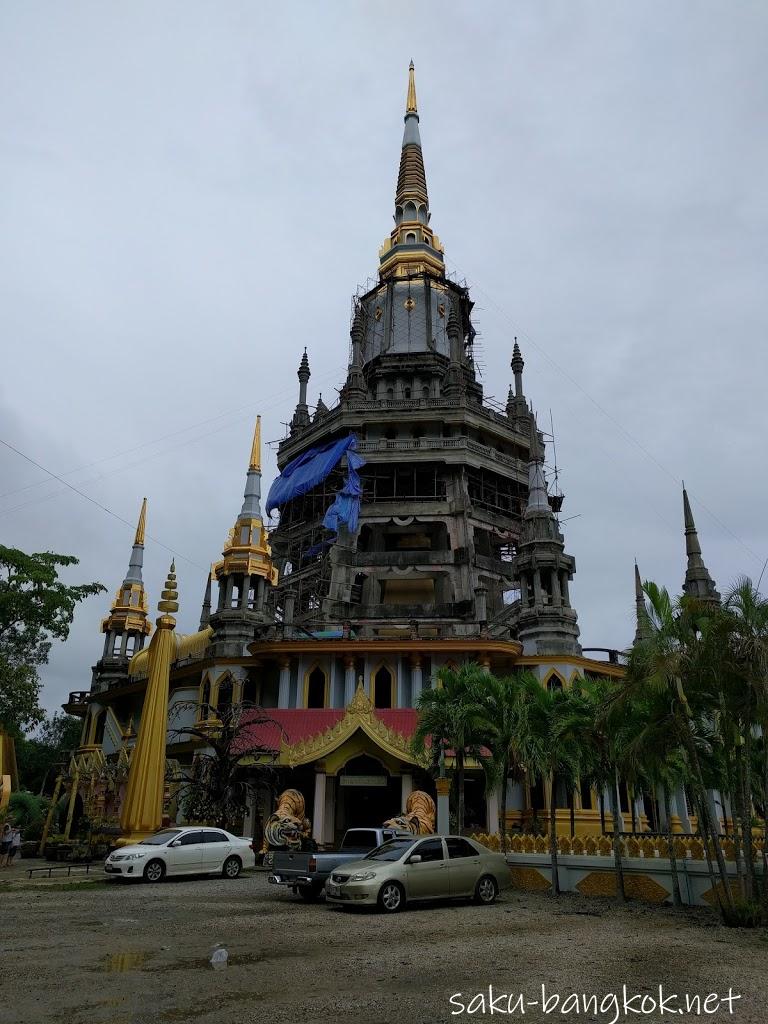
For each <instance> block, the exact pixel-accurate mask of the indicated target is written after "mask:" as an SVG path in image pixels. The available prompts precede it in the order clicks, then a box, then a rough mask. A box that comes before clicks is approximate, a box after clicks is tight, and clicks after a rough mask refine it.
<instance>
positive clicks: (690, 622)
mask: <svg viewBox="0 0 768 1024" xmlns="http://www.w3.org/2000/svg"><path fill="white" fill-rule="evenodd" d="M643 590H644V591H645V594H646V597H647V601H646V615H647V630H648V636H647V637H645V638H643V639H641V640H638V641H637V642H636V643H635V645H634V647H633V648H632V650H631V652H630V654H629V663H628V668H627V677H626V686H625V691H626V694H627V695H628V696H633V695H634V696H639V695H642V694H643V693H644V692H649V693H657V694H663V695H665V696H666V698H667V700H668V701H669V704H670V710H671V718H670V723H671V726H672V728H673V729H674V730H675V733H676V735H677V737H678V739H679V741H680V743H681V746H682V748H683V749H684V751H685V755H686V759H687V761H688V766H689V769H690V781H691V791H692V794H693V797H694V802H695V804H696V810H697V813H698V817H699V824H700V828H701V831H702V836H703V838H704V845H705V848H708V840H709V841H711V843H712V846H713V848H714V852H715V857H716V860H717V866H718V872H719V875H720V881H721V883H722V887H721V888H722V901H724V903H723V906H724V909H726V910H727V911H728V912H732V911H733V895H732V893H731V887H730V882H729V879H728V871H727V868H726V864H725V857H724V855H723V848H722V845H721V843H720V837H719V828H718V826H717V825H716V824H715V822H714V819H713V815H712V811H711V809H710V806H709V802H708V800H707V795H706V786H705V782H704V776H703V771H702V763H701V757H700V752H699V745H700V740H701V731H702V730H701V716H700V717H699V720H697V717H696V714H695V709H694V705H693V704H692V701H693V702H695V701H696V698H697V697H699V696H703V697H704V700H703V701H700V703H699V706H698V708H697V710H699V711H701V707H702V706H703V707H704V709H705V714H706V712H707V711H709V712H711V709H712V700H711V694H710V695H709V700H707V699H706V698H707V695H706V693H705V694H697V692H696V687H697V684H701V681H702V659H701V652H702V645H701V644H700V637H701V635H702V631H703V630H706V626H707V624H706V616H707V609H705V608H702V606H701V605H700V604H699V603H698V602H696V601H693V600H691V599H690V598H687V597H683V598H682V599H681V600H680V601H673V600H672V599H671V598H670V596H669V593H668V591H667V590H666V589H664V588H663V587H658V586H657V585H656V584H655V583H651V582H646V583H645V584H644V585H643ZM716 892H717V893H718V898H719V899H720V890H719V889H716Z"/></svg>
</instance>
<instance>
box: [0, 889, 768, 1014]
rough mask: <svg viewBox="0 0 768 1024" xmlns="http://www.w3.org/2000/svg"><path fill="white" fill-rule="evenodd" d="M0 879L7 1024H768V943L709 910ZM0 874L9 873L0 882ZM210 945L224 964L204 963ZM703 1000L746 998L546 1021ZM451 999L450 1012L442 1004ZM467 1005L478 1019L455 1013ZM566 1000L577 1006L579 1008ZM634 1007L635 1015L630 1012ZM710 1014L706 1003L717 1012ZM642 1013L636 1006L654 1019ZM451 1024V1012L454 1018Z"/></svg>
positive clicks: (1, 988) (511, 895) (567, 899)
mask: <svg viewBox="0 0 768 1024" xmlns="http://www.w3.org/2000/svg"><path fill="white" fill-rule="evenodd" d="M14 874H15V876H16V880H15V881H13V882H12V883H11V884H10V885H9V886H8V885H7V883H0V886H2V887H0V1021H2V1024H41V1022H45V1024H59V1022H62V1024H63V1022H66V1024H81V1022H88V1024H90V1022H109V1024H145V1022H146V1024H150V1022H151V1024H165V1022H174V1021H175V1022H186V1021H194V1022H196V1024H214V1022H228V1024H229V1022H237V1024H249V1022H251V1021H253V1022H262V1021H268V1022H269V1024H286V1022H291V1024H295V1022H297V1021H312V1022H317V1024H336V1022H339V1024H357V1022H366V1024H379V1022H381V1024H384V1022H387V1024H390V1022H393V1021H398V1022H402V1024H422V1022H423V1024H435V1022H439V1021H449V1020H458V1021H465V1020H475V1019H478V1018H483V1019H484V1018H485V1017H488V1016H490V1015H491V1014H490V1007H489V1003H488V986H489V985H493V995H494V997H496V998H497V999H498V996H499V995H500V994H502V993H504V994H506V995H507V996H509V995H512V999H511V1001H510V1000H507V1001H506V1002H503V1003H501V1004H500V1003H499V1002H497V1004H496V1012H495V1013H494V1014H493V1016H494V1018H495V1019H496V1020H498V1019H499V1016H506V1015H503V1014H500V1012H499V1006H500V1005H501V1007H502V1008H506V1009H508V1010H509V1009H511V1010H512V1011H513V1012H512V1014H511V1016H513V1017H517V1018H519V1019H521V1020H527V1021H531V1022H534V1024H537V1022H543V1021H553V1020H568V1021H580V1022H581V1021H596V1022H603V1021H605V1022H611V1021H612V1020H613V1019H615V1020H617V1021H618V1020H643V1021H647V1022H650V1024H658V1022H660V1021H666V1020H683V1021H688V1020H701V1019H709V1020H717V1021H720V1020H722V1021H725V1020H732V1021H737V1022H749V1024H765V1022H766V1021H768V941H766V936H765V933H761V932H756V931H752V932H749V931H740V930H739V931H734V930H728V929H725V928H722V927H721V926H719V925H718V924H717V923H716V921H715V919H714V918H713V917H712V915H711V914H709V913H708V912H706V911H699V910H694V911H687V912H684V913H675V912H674V911H673V910H671V909H665V908H661V909H659V908H651V907H646V906H642V905H640V904H633V905H630V906H629V907H627V908H626V909H622V908H617V907H615V906H614V905H613V904H612V903H611V902H608V901H600V900H588V899H584V898H581V897H576V896H563V897H561V899H560V900H558V901H555V900H553V899H551V898H550V897H547V896H543V895H536V896H534V895H526V894H522V893H517V892H514V891H507V892H506V893H505V894H504V896H503V898H501V899H500V900H499V902H498V903H497V904H496V905H494V906H491V907H475V906H471V905H467V904H459V905H457V904H443V905H439V906H430V907H425V908H422V909H418V908H414V909H410V910H407V911H405V912H404V913H402V914H399V915H396V916H383V915H380V914H377V913H372V912H344V911H341V910H337V909H333V908H330V907H326V906H325V905H324V904H323V903H319V904H316V905H314V906H308V905H305V904H303V903H302V902H301V901H300V900H298V899H296V898H294V897H293V896H291V895H290V894H287V893H285V892H284V891H283V890H282V889H276V888H275V887H273V886H270V885H268V884H267V879H266V875H265V874H264V873H263V872H257V873H248V874H247V875H244V876H243V877H241V878H240V879H239V880H237V881H235V882H229V881H224V880H223V879H215V880H206V879H182V880H177V881H168V882H165V883H163V884H161V885H155V886H150V885H146V884H138V885H127V884H121V883H120V882H118V881H117V880H109V881H105V882H102V881H98V882H96V883H90V884H86V885H77V884H76V883H69V884H68V885H67V884H66V883H65V882H64V881H63V880H60V881H58V882H56V883H55V884H48V883H43V882H38V883H33V884H28V883H26V882H24V881H21V880H20V878H21V876H20V872H14ZM6 877H7V876H6ZM216 943H221V944H222V945H223V946H224V947H225V948H226V949H227V951H228V953H229V961H228V965H227V967H226V969H224V970H214V969H213V968H212V967H211V966H210V963H209V959H210V956H211V951H212V948H213V947H214V945H215V944H216ZM623 984H626V985H627V986H628V988H629V990H630V991H629V992H628V995H629V996H632V995H634V994H638V995H639V996H642V995H648V996H650V995H655V996H658V986H659V984H662V985H663V986H664V992H665V994H667V995H668V994H670V993H678V994H680V995H683V994H685V993H688V994H691V995H695V994H699V995H701V997H702V1000H703V998H704V997H706V996H707V995H708V994H709V993H711V992H717V993H718V994H720V995H727V994H728V990H729V987H730V988H732V989H733V991H734V993H738V994H740V995H741V996H742V998H741V999H740V1000H738V1001H735V1002H734V1003H733V1004H732V1006H733V1013H732V1014H729V1012H728V1004H724V1005H721V1006H720V1009H719V1011H718V1012H717V1013H716V1014H715V1015H714V1016H712V1015H705V1014H704V1013H702V1015H701V1016H700V1017H697V1016H695V1015H694V1014H689V1013H685V1014H683V1015H678V1016H667V1015H661V1014H659V1013H650V1014H646V1015H645V1016H641V1015H639V1014H638V1013H632V1012H630V1013H628V1014H626V1015H625V1014H624V1013H623V1011H622V1009H621V1005H620V1009H619V1016H615V1013H616V1011H615V1010H614V1009H612V1004H611V1003H610V1001H609V1002H608V1004H607V1005H606V1006H605V1008H604V1010H603V1012H599V1010H598V1012H597V1013H595V1012H594V1007H593V1006H592V1007H588V1008H587V1009H586V1011H584V1009H583V1004H581V1007H580V1009H579V1012H578V1013H576V1012H567V1013H565V1014H563V1013H562V1012H561V1008H562V1005H563V1003H562V1002H561V1003H560V1008H558V1009H555V1010H554V1011H552V1010H551V1011H550V1012H549V1013H544V1012H543V1009H542V1007H541V1006H540V1005H538V1006H537V1005H527V1006H523V1007H522V1010H523V1012H521V1005H520V1003H518V1002H516V999H517V994H518V993H522V995H523V998H524V1000H525V1002H526V1003H528V1004H531V1003H534V1002H535V1001H537V1000H538V1001H539V1002H540V1000H541V987H542V985H545V986H546V993H547V996H548V997H550V996H551V995H552V994H555V993H557V994H559V995H560V997H561V1000H565V998H566V997H567V996H568V994H569V993H573V992H576V993H585V994H587V995H589V994H595V995H598V996H599V997H600V998H601V999H602V998H603V997H604V996H605V995H606V994H607V993H611V992H615V993H617V994H618V997H619V999H621V994H622V985H623ZM459 992H460V993H462V995H461V996H456V997H455V999H456V1001H454V1003H453V1004H451V1003H450V1002H449V999H450V997H451V995H455V994H456V993H459ZM478 993H483V995H484V997H485V1013H482V1012H481V1010H482V1008H483V1005H482V1003H481V1002H480V1001H479V999H478V998H476V999H475V1003H474V1009H475V1012H474V1013H472V1014H468V1013H459V1012H458V1010H459V1006H460V1005H462V1004H463V1005H464V1006H465V1007H467V1008H468V1007H469V1005H470V999H471V997H472V996H473V995H475V996H476V995H477V994H478ZM573 1005H574V1004H573V1003H571V1007H570V1008H569V1010H570V1009H572V1008H573ZM635 1005H636V1004H630V1007H634V1006H635ZM711 1005H712V1004H711ZM649 1007H650V1004H647V1008H649ZM452 1014H453V1015H452Z"/></svg>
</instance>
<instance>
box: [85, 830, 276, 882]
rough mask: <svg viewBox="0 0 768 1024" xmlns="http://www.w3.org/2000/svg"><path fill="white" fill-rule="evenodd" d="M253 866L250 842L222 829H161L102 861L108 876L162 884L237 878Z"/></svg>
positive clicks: (253, 856)
mask: <svg viewBox="0 0 768 1024" xmlns="http://www.w3.org/2000/svg"><path fill="white" fill-rule="evenodd" d="M255 866H256V856H255V854H254V852H253V843H252V842H251V840H250V839H240V838H239V837H238V836H233V835H232V833H231V832H225V831H224V829H222V828H200V826H199V825H198V826H188V827H187V826H179V827H178V828H164V829H163V830H162V831H161V832H156V833H155V834H154V835H152V836H148V837H147V838H146V839H144V840H142V841H141V842H140V843H136V844H135V845H133V846H122V847H120V848H119V849H117V850H115V851H114V853H110V855H109V856H108V857H107V859H106V861H105V862H104V870H105V871H106V872H107V874H109V875H120V876H121V877H123V878H129V879H144V881H146V882H162V880H163V879H164V878H165V876H166V875H223V876H224V878H237V877H238V875H239V874H240V872H241V871H242V870H243V868H252V867H255Z"/></svg>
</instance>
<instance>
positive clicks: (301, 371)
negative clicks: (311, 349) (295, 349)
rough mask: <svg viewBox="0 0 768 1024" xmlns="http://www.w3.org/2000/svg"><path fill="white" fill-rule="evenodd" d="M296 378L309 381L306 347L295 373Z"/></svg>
mask: <svg viewBox="0 0 768 1024" xmlns="http://www.w3.org/2000/svg"><path fill="white" fill-rule="evenodd" d="M296 376H297V377H298V378H299V380H303V379H306V380H309V378H310V377H311V376H312V374H311V372H310V369H309V359H307V348H306V346H304V354H303V355H302V357H301V362H300V363H299V368H298V370H297V371H296Z"/></svg>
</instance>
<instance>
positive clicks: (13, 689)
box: [0, 545, 105, 734]
mask: <svg viewBox="0 0 768 1024" xmlns="http://www.w3.org/2000/svg"><path fill="white" fill-rule="evenodd" d="M77 564H78V560H77V559H76V558H74V557H73V556H71V555H57V554H54V553H53V552H50V551H46V552H38V553H36V554H31V555H28V554H26V553H25V552H23V551H19V550H18V549H16V548H7V547H4V546H3V545H0V725H3V726H5V727H6V728H7V729H9V730H11V731H13V732H14V733H15V734H18V733H19V731H21V730H24V729H27V728H29V727H30V726H34V725H36V724H38V723H39V722H41V721H42V720H43V718H44V712H43V710H42V708H41V707H40V705H39V703H38V696H39V692H40V681H39V678H38V675H37V666H38V665H44V664H46V663H47V661H48V655H49V652H50V649H51V641H52V640H66V639H67V637H68V636H69V629H70V626H71V625H72V619H73V617H74V614H75V608H76V606H77V604H78V603H79V602H80V601H84V600H85V599H86V598H87V597H90V596H91V595H92V594H99V593H101V592H102V591H103V590H104V589H105V588H104V587H103V586H102V585H101V584H100V583H86V584H81V585H79V586H67V585H66V584H64V583H63V582H62V581H61V580H60V579H59V569H60V568H65V567H68V566H70V565H77Z"/></svg>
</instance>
